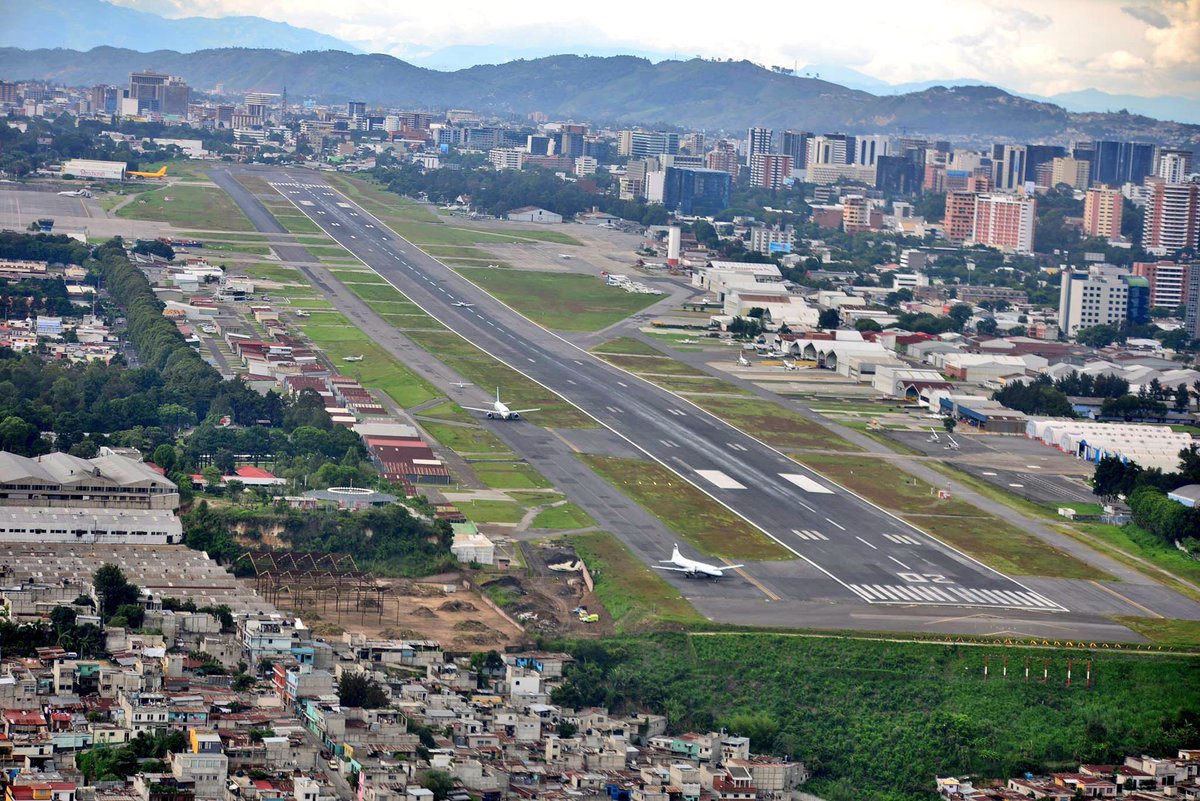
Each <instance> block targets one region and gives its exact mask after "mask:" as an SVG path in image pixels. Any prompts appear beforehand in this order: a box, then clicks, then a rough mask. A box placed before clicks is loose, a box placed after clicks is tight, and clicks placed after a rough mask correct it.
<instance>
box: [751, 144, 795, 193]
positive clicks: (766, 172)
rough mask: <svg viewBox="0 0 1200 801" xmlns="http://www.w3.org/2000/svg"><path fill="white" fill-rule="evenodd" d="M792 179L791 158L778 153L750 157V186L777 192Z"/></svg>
mask: <svg viewBox="0 0 1200 801" xmlns="http://www.w3.org/2000/svg"><path fill="white" fill-rule="evenodd" d="M791 177H792V157H791V156H785V155H783V154H779V153H755V154H754V155H752V156H751V157H750V185H751V186H760V187H762V188H764V189H771V190H775V191H778V190H780V189H782V188H783V184H784V181H786V180H788V179H790V178H791Z"/></svg>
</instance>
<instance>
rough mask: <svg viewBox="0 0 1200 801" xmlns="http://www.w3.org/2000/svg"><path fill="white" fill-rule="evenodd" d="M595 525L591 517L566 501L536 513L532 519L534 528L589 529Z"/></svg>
mask: <svg viewBox="0 0 1200 801" xmlns="http://www.w3.org/2000/svg"><path fill="white" fill-rule="evenodd" d="M594 525H596V521H595V520H593V519H592V516H591V515H589V514H588V513H587V512H585V511H583V509H581V508H579V507H578V506H576V505H575V504H573V503H571V502H570V501H568V502H567V503H564V504H560V505H559V506H551V507H549V508H547V509H543V510H542V511H540V512H538V514H537V517H535V518H533V527H534V528H557V529H573V528H589V527H591V526H594Z"/></svg>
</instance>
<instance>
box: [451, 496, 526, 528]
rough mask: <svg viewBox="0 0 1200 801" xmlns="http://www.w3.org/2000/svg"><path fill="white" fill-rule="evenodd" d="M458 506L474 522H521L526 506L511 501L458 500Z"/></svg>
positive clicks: (456, 504)
mask: <svg viewBox="0 0 1200 801" xmlns="http://www.w3.org/2000/svg"><path fill="white" fill-rule="evenodd" d="M454 505H455V506H457V507H458V508H459V509H460V510H461V511H462V513H463V514H464V515H466V516H467V519H468V520H470V521H471V522H473V523H520V522H521V518H522V517H524V516H525V507H523V506H522V505H521V504H519V503H513V502H511V501H458V502H456V503H455V504H454Z"/></svg>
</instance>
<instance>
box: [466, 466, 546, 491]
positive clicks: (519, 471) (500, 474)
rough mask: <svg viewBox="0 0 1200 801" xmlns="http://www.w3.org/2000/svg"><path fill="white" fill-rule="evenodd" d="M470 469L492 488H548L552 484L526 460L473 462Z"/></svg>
mask: <svg viewBox="0 0 1200 801" xmlns="http://www.w3.org/2000/svg"><path fill="white" fill-rule="evenodd" d="M471 469H472V470H474V471H475V475H477V476H478V477H479V480H480V481H482V482H483V483H484V484H486V485H487V486H489V487H491V488H492V489H506V490H507V489H518V490H520V489H549V488H550V487H551V486H553V485H552V484H551V483H550V482H549V481H547V480H546V477H545V476H543V475H542V474H541V473H539V472H538V471H537V470H536V469H534V467H533V465H531V464H529V463H527V462H475V463H473V464H472V465H471Z"/></svg>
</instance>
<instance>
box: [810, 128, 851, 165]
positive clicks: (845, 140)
mask: <svg viewBox="0 0 1200 801" xmlns="http://www.w3.org/2000/svg"><path fill="white" fill-rule="evenodd" d="M853 151H854V137H853V136H849V135H847V134H821V135H820V136H812V137H809V139H808V149H807V154H806V156H805V161H804V163H805V166H806V167H812V166H813V165H816V164H846V163H848V157H849V155H850V154H851V153H852V152H853Z"/></svg>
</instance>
